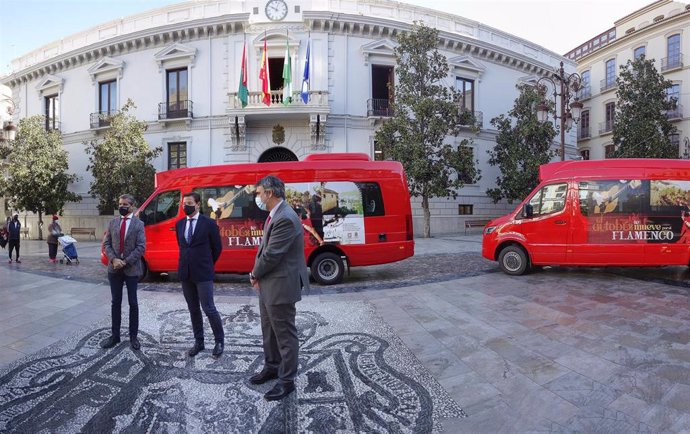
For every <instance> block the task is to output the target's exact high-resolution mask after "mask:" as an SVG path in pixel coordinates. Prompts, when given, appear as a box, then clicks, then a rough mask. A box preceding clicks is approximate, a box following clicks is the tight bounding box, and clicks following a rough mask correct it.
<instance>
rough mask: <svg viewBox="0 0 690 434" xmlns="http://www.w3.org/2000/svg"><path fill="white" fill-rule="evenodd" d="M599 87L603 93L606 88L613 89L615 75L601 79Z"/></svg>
mask: <svg viewBox="0 0 690 434" xmlns="http://www.w3.org/2000/svg"><path fill="white" fill-rule="evenodd" d="M599 87H600V89H601V90H600V92H602V93H604V92H606V91H607V90H611V89H614V88H615V87H616V77H609V78H605V79H603V80H601V83H600V85H599Z"/></svg>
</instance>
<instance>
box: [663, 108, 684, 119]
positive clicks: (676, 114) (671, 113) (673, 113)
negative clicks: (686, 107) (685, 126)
mask: <svg viewBox="0 0 690 434" xmlns="http://www.w3.org/2000/svg"><path fill="white" fill-rule="evenodd" d="M666 119H668V120H680V119H683V105H682V104H676V108H674V109H673V110H666Z"/></svg>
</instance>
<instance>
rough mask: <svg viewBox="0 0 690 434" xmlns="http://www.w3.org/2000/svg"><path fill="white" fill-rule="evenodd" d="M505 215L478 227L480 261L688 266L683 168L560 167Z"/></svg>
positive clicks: (689, 216)
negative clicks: (480, 234) (482, 231)
mask: <svg viewBox="0 0 690 434" xmlns="http://www.w3.org/2000/svg"><path fill="white" fill-rule="evenodd" d="M539 181H540V184H539V185H538V186H537V187H536V188H535V189H534V191H532V193H530V194H529V196H527V198H526V199H525V200H524V201H523V202H522V203H521V204H520V205H519V206H518V207H517V208H516V209H515V211H513V212H512V213H510V214H508V215H506V216H503V217H500V218H497V219H494V220H492V221H491V222H489V223H488V224H487V225H486V226H485V227H484V235H483V239H482V256H483V257H485V258H487V259H490V260H494V261H498V263H499V265H500V267H501V269H502V270H503V271H504V272H506V273H508V274H512V275H520V274H523V273H525V272H527V271H529V269H530V267H531V266H538V265H566V266H596V267H601V266H660V265H690V161H687V160H660V159H609V160H595V161H563V162H558V163H550V164H545V165H542V166H541V167H540V168H539Z"/></svg>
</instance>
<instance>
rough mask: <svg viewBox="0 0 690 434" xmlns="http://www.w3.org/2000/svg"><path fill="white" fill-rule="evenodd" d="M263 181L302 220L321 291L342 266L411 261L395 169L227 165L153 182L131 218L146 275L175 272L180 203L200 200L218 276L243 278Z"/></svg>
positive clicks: (354, 163) (360, 157)
mask: <svg viewBox="0 0 690 434" xmlns="http://www.w3.org/2000/svg"><path fill="white" fill-rule="evenodd" d="M266 175H275V176H278V177H279V178H280V179H282V180H283V181H284V182H285V187H286V200H287V202H288V204H289V205H290V206H292V207H293V208H294V209H295V212H297V213H298V215H299V216H300V218H301V219H302V226H303V228H304V237H305V243H304V245H305V250H304V255H305V258H306V261H307V265H308V266H309V267H310V269H311V273H312V276H313V277H314V279H315V280H316V281H317V282H318V283H320V284H324V285H329V284H335V283H339V282H341V281H342V277H343V272H344V269H345V266H346V265H347V266H352V267H355V266H363V265H374V264H385V263H390V262H395V261H400V260H402V259H405V258H409V257H411V256H412V255H413V254H414V240H413V233H412V211H411V207H410V194H409V190H408V187H407V179H406V177H405V173H404V171H403V168H402V165H401V164H400V163H399V162H396V161H371V160H370V158H369V156H368V155H366V154H355V153H351V154H337V153H333V154H312V155H309V156H307V157H306V158H305V160H304V161H294V162H292V161H291V162H279V163H252V164H230V165H218V166H206V167H193V168H186V169H177V170H170V171H166V172H160V173H158V174H156V189H155V191H154V192H153V194H152V195H151V197H149V198H148V199H147V200H146V201H145V202H144V203H143V204H142V205H141V207H140V208H139V210H138V211H137V215H138V217H139V218H140V219H141V220H142V221H143V222H144V224H145V227H146V252H145V254H144V265H145V269H146V273H147V274H152V273H161V272H171V271H176V270H177V261H178V247H177V240H176V238H175V222H177V220H179V219H181V218H183V217H184V212H183V210H182V195H183V194H185V193H188V192H197V193H199V194H200V195H201V206H202V207H201V212H202V213H203V214H204V215H207V216H209V217H211V218H212V219H215V220H216V222H217V223H218V226H219V228H220V234H221V238H222V240H223V252H222V254H221V256H220V259H219V260H218V262H217V263H216V271H217V272H219V273H248V272H249V271H251V270H252V267H253V265H254V258H255V256H256V251H257V249H258V246H259V243H260V242H261V237H262V235H263V226H264V222H265V220H266V217H267V216H268V212H265V211H261V210H260V209H259V208H258V207H257V206H256V204H255V202H254V185H255V184H256V182H257V181H258V180H259V179H261V178H262V177H264V176H266Z"/></svg>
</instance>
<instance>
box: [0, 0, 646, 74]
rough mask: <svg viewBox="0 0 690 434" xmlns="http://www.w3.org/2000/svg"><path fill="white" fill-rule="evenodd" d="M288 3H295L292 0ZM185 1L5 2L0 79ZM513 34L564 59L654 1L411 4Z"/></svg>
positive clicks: (0, 15)
mask: <svg viewBox="0 0 690 434" xmlns="http://www.w3.org/2000/svg"><path fill="white" fill-rule="evenodd" d="M287 1H288V3H289V2H290V0H287ZM172 3H182V1H180V0H0V75H3V74H6V73H8V72H9V71H10V68H9V63H10V60H11V59H13V58H16V57H19V56H21V55H23V54H26V53H28V52H29V51H32V50H34V49H36V48H39V47H41V46H42V45H45V44H48V43H50V42H53V41H55V40H58V39H60V38H62V37H65V36H68V35H71V34H74V33H78V32H80V31H82V30H86V29H87V28H89V27H92V26H95V25H98V24H101V23H104V22H107V21H110V20H114V19H117V18H122V17H126V16H129V15H133V14H136V13H139V12H144V11H147V10H150V9H155V8H159V7H162V6H165V5H168V4H172ZM404 3H409V4H414V5H418V6H424V7H428V8H432V9H437V10H441V11H444V12H448V13H452V14H455V15H459V16H463V17H465V18H469V19H472V20H475V21H479V22H482V23H484V24H487V25H489V26H491V27H495V28H498V29H500V30H503V31H505V32H508V33H512V34H514V35H516V36H519V37H521V38H524V39H527V40H529V41H532V42H534V43H536V44H539V45H541V46H543V47H545V48H548V49H550V50H552V51H555V52H557V53H559V54H565V53H566V52H567V51H569V50H571V49H573V48H575V47H576V46H577V45H579V44H580V43H582V42H585V41H587V40H588V39H590V38H592V37H594V36H596V35H597V34H599V33H601V32H603V31H605V30H607V29H609V28H611V27H613V22H614V21H616V20H618V19H619V18H622V17H624V16H625V15H627V14H629V13H631V12H634V11H636V10H638V9H640V8H641V7H643V6H645V5H647V4H650V3H652V1H651V0H581V1H575V0H406V1H404Z"/></svg>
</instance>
